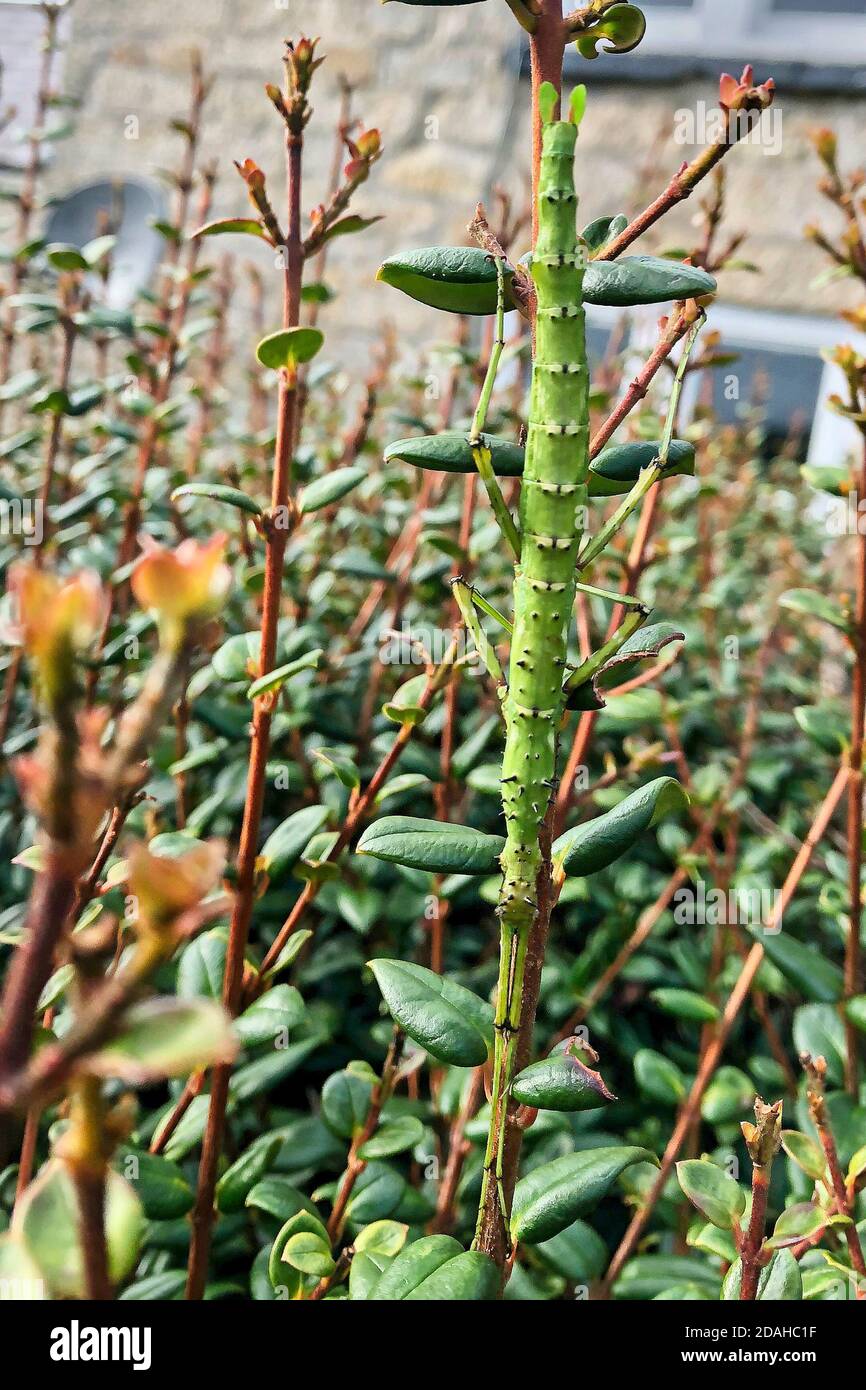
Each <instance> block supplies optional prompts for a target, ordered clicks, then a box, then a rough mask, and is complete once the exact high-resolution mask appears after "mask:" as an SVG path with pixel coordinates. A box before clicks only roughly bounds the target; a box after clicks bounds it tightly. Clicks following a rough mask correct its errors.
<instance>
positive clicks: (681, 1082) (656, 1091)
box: [634, 1047, 687, 1105]
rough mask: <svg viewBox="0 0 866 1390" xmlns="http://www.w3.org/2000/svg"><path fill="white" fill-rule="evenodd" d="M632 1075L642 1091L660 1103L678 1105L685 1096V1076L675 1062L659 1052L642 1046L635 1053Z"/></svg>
mask: <svg viewBox="0 0 866 1390" xmlns="http://www.w3.org/2000/svg"><path fill="white" fill-rule="evenodd" d="M634 1076H635V1081H636V1082H637V1084H638V1086H639V1087H640V1089H641V1090H642V1091H643V1093H644V1094H645V1095H647V1096H649V1098H650V1100H655V1101H659V1102H660V1104H662V1105H678V1104H679V1102H680V1101H681V1100H683V1099H684V1098H685V1095H686V1091H687V1087H686V1083H685V1078H684V1077H683V1074H682V1072H681V1071H680V1069H679V1067H678V1066H677V1065H676V1063H675V1062H672V1061H671V1060H670V1059H669V1058H668V1057H665V1056H664V1055H663V1054H662V1053H661V1052H653V1050H652V1049H651V1048H649V1047H642V1048H641V1049H640V1051H638V1052H636V1053H635V1058H634Z"/></svg>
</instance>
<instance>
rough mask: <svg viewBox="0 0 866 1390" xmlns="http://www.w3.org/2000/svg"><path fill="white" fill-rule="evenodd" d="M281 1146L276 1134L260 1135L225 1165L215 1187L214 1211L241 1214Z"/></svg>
mask: <svg viewBox="0 0 866 1390" xmlns="http://www.w3.org/2000/svg"><path fill="white" fill-rule="evenodd" d="M282 1143H283V1139H282V1135H280V1134H262V1135H261V1136H260V1137H259V1138H258V1139H255V1140H254V1141H253V1143H252V1144H250V1146H249V1148H248V1149H245V1150H244V1152H243V1153H242V1154H241V1155H240V1156H239V1157H238V1158H236V1159H235V1161H234V1163H232V1164H230V1165H229V1167H228V1168H227V1169H226V1171H225V1172H224V1173H223V1175H222V1177H221V1178H220V1180H219V1182H218V1183H217V1188H216V1205H217V1210H218V1211H221V1212H225V1213H228V1212H234V1211H243V1209H244V1206H245V1205H246V1201H247V1198H248V1196H249V1194H250V1193H251V1192H252V1190H253V1188H254V1187H255V1186H256V1184H257V1183H258V1182H259V1181H260V1179H261V1178H263V1177H264V1175H265V1173H267V1172H268V1170H269V1169H270V1168H271V1167H272V1166H273V1163H274V1159H275V1158H276V1156H277V1154H278V1153H279V1151H280V1149H281V1148H282Z"/></svg>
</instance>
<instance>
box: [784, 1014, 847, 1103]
mask: <svg viewBox="0 0 866 1390" xmlns="http://www.w3.org/2000/svg"><path fill="white" fill-rule="evenodd" d="M793 1035H794V1048H795V1052H796V1054H797V1055H799V1054H801V1053H803V1052H808V1053H809V1054H810V1055H811V1056H812V1057H824V1058H826V1061H827V1079H828V1081H829V1083H830V1085H831V1086H841V1084H842V1079H843V1070H844V1057H845V1052H846V1048H845V1027H844V1024H843V1021H842V1018H841V1017H840V1014H839V1011H838V1010H837V1009H835V1008H834V1007H833V1005H831V1004H802V1005H801V1006H800V1008H799V1009H797V1010H796V1011H795V1013H794V1027H793Z"/></svg>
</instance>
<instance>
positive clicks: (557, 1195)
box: [511, 1148, 658, 1245]
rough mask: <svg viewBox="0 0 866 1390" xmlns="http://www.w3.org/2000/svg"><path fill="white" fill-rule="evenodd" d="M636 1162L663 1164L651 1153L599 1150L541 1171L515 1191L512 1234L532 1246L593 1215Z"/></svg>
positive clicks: (574, 1155)
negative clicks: (592, 1211)
mask: <svg viewBox="0 0 866 1390" xmlns="http://www.w3.org/2000/svg"><path fill="white" fill-rule="evenodd" d="M634 1163H654V1164H656V1165H657V1164H658V1160H657V1159H656V1157H655V1155H654V1154H652V1153H651V1152H650V1151H649V1149H639V1148H599V1149H585V1150H583V1151H581V1152H578V1153H571V1154H565V1155H563V1157H562V1158H555V1159H554V1160H553V1162H552V1163H544V1164H542V1166H541V1167H540V1168H535V1169H533V1170H532V1172H530V1173H528V1174H527V1176H526V1177H525V1178H521V1179H520V1181H519V1182H518V1184H517V1187H516V1188H515V1192H514V1205H513V1208H512V1221H511V1225H512V1233H513V1235H514V1237H515V1239H517V1240H521V1241H524V1242H525V1243H526V1244H527V1245H537V1244H538V1243H539V1241H544V1240H550V1239H551V1237H552V1236H555V1235H558V1234H559V1232H560V1231H564V1230H565V1229H566V1227H568V1226H570V1225H571V1224H572V1222H573V1221H576V1220H577V1218H578V1217H579V1216H582V1215H583V1214H584V1212H587V1211H591V1210H592V1209H593V1208H594V1207H595V1206H597V1204H598V1203H599V1202H600V1201H601V1199H602V1198H603V1197H604V1196H605V1194H606V1193H607V1192H608V1190H609V1189H610V1187H611V1186H612V1185H613V1183H614V1182H616V1179H617V1178H618V1177H619V1176H620V1174H622V1173H624V1172H625V1170H626V1169H627V1168H630V1167H631V1166H632V1164H634Z"/></svg>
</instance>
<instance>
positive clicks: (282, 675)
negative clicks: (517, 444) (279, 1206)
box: [247, 647, 324, 700]
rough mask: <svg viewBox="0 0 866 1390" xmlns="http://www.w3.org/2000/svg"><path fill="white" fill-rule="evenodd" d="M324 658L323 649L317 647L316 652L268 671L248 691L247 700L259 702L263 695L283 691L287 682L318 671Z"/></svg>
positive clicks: (306, 653)
mask: <svg viewBox="0 0 866 1390" xmlns="http://www.w3.org/2000/svg"><path fill="white" fill-rule="evenodd" d="M323 656H324V652H323V650H322V648H321V647H316V648H315V650H314V651H311V652H305V653H304V655H303V656H299V657H296V659H295V660H294V661H287V662H286V664H285V665H284V666H278V667H277V669H276V670H275V671H268V673H267V675H264V676H259V678H258V680H255V681H253V683H252V685H251V686H250V688H249V690H248V691H247V699H248V700H257V699H258V698H259V697H260V696H261V695H270V694H272V693H273V692H274V691H276V690H282V688H283V686H284V685H285V684H286V681H290V680H292V679H293V677H294V676H299V675H300V674H301V672H302V671H315V670H317V668H318V665H319V662H320V661H321V659H322V657H323Z"/></svg>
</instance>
